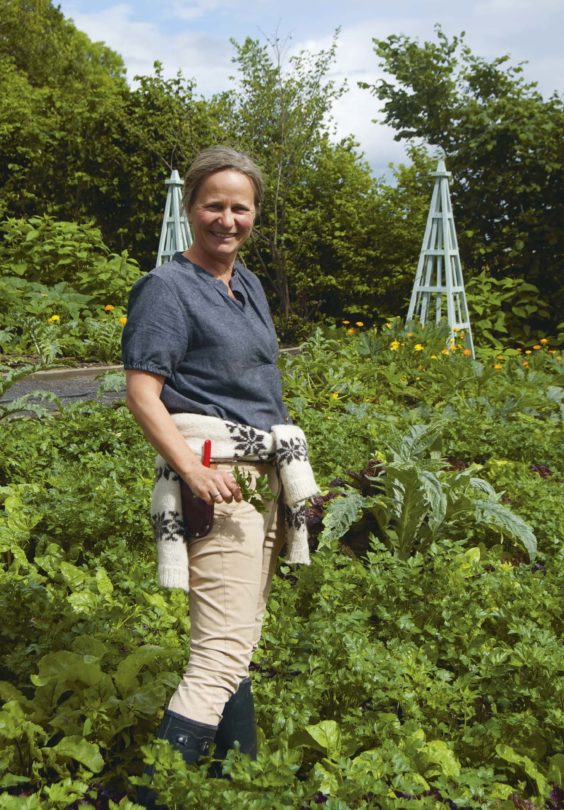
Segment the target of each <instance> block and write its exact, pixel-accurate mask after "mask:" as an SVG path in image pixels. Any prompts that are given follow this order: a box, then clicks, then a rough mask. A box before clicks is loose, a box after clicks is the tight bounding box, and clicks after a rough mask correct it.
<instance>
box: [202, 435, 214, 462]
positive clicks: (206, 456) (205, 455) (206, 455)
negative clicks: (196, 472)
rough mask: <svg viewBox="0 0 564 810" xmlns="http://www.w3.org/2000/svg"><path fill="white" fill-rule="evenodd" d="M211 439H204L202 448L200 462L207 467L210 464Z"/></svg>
mask: <svg viewBox="0 0 564 810" xmlns="http://www.w3.org/2000/svg"><path fill="white" fill-rule="evenodd" d="M211 444H212V443H211V439H205V441H204V446H203V448H202V464H203V465H204V467H209V466H210V464H211V449H212V448H211Z"/></svg>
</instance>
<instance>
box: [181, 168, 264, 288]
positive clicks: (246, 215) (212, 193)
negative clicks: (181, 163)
mask: <svg viewBox="0 0 564 810" xmlns="http://www.w3.org/2000/svg"><path fill="white" fill-rule="evenodd" d="M188 219H189V221H190V225H191V227H192V233H193V237H194V242H193V244H192V246H191V247H190V248H189V250H187V251H186V253H185V254H184V255H185V256H186V258H188V259H190V260H191V261H193V262H195V263H196V264H199V265H201V266H202V267H205V268H206V269H207V271H208V272H209V273H211V274H212V275H214V276H215V277H216V278H220V279H221V280H222V281H224V283H225V284H226V285H227V293H228V295H229V296H230V297H231V298H233V297H234V294H233V291H232V289H231V287H230V281H231V276H232V271H233V264H234V262H235V258H236V256H237V252H238V251H239V248H240V247H241V245H242V244H243V243H244V242H246V240H247V239H248V238H249V236H250V233H251V230H252V228H253V223H254V220H255V204H254V190H253V184H252V183H251V181H250V180H249V178H248V177H246V176H245V175H244V174H241V173H240V172H238V171H235V170H234V169H225V170H223V171H220V172H215V174H212V175H210V176H209V177H206V179H205V180H204V181H203V182H202V183H201V185H200V187H199V189H198V193H197V195H196V198H195V200H194V202H193V203H192V205H191V206H190V207H189V208H188Z"/></svg>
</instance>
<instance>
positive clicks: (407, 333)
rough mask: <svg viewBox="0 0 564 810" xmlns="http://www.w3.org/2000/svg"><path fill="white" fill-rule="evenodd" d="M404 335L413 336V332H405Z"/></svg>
mask: <svg viewBox="0 0 564 810" xmlns="http://www.w3.org/2000/svg"><path fill="white" fill-rule="evenodd" d="M405 335H406V337H414V335H415V332H406V333H405Z"/></svg>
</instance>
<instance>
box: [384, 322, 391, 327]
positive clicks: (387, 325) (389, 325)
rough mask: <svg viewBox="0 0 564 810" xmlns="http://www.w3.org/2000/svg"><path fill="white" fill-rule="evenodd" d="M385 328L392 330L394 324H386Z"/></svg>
mask: <svg viewBox="0 0 564 810" xmlns="http://www.w3.org/2000/svg"><path fill="white" fill-rule="evenodd" d="M384 326H385V327H386V329H391V328H392V324H391V323H390V322H388V323H385V324H384Z"/></svg>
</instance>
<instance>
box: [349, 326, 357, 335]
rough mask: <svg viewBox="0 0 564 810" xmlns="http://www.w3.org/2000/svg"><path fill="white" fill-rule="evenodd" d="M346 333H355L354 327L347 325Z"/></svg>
mask: <svg viewBox="0 0 564 810" xmlns="http://www.w3.org/2000/svg"><path fill="white" fill-rule="evenodd" d="M347 335H356V329H355V328H354V326H349V328H348V329H347Z"/></svg>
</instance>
